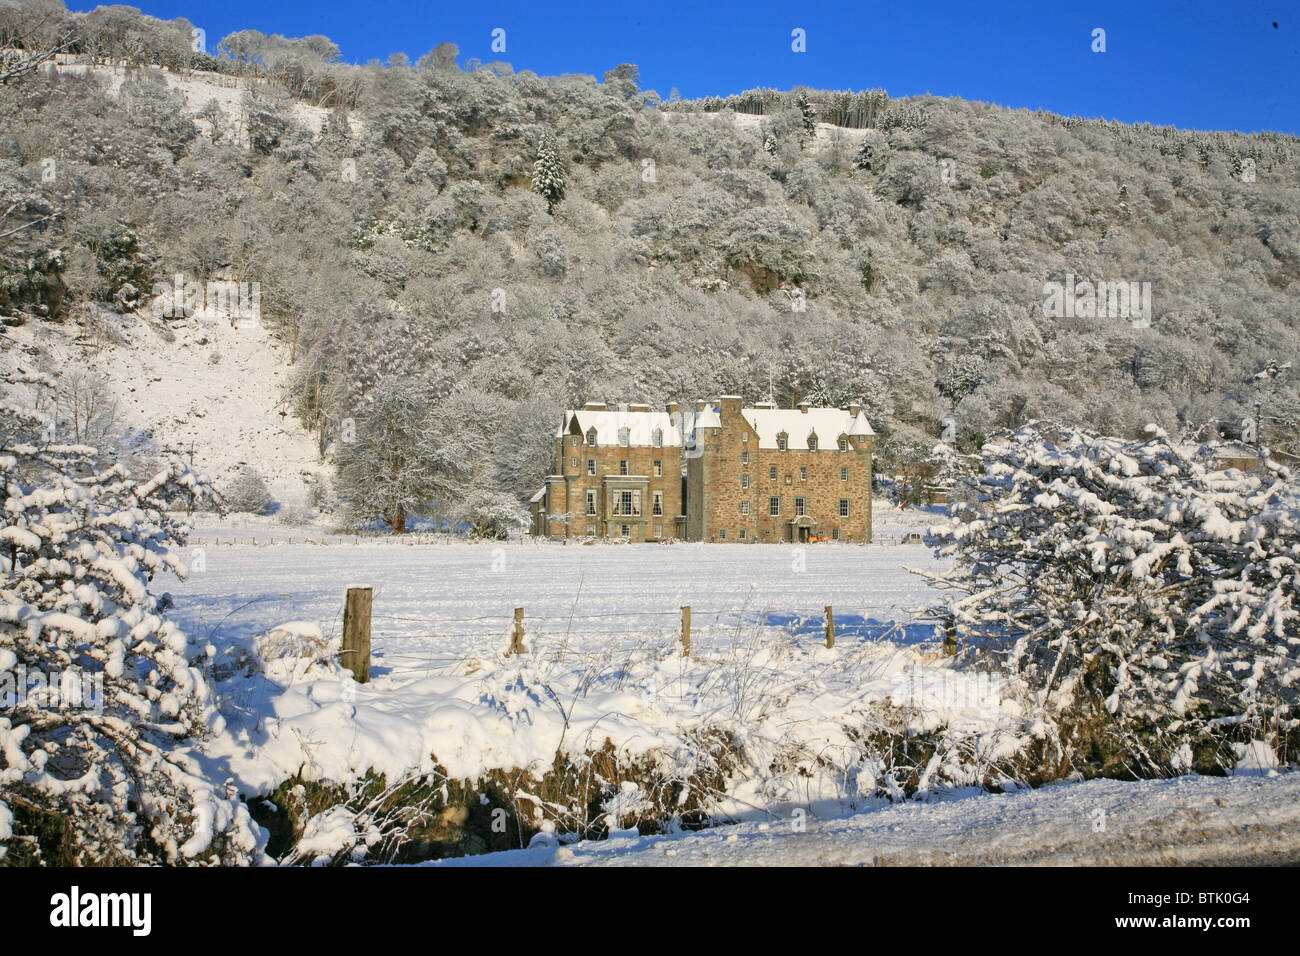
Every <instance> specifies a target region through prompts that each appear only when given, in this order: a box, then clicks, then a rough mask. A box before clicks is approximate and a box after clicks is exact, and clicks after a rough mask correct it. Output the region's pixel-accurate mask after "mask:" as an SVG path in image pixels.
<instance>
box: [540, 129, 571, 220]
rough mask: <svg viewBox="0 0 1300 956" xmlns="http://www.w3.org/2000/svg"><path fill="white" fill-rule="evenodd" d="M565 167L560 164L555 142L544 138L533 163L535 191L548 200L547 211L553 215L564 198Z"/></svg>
mask: <svg viewBox="0 0 1300 956" xmlns="http://www.w3.org/2000/svg"><path fill="white" fill-rule="evenodd" d="M564 185H565V184H564V167H563V166H562V165H561V164H560V157H559V154H558V153H557V152H556V149H555V142H554V141H553V140H552V139H550V138H549V137H548V138H546V139H544V140H542V145H541V147H540V148H539V149H538V150H537V161H536V162H534V163H533V192H535V193H537V195H539V196H541V197H542V198H543V199H545V200H546V211H547V212H549V213H551V214H552V215H553V214H554V213H555V207H556V206H558V205H559V204H560V200H562V199H563V198H564Z"/></svg>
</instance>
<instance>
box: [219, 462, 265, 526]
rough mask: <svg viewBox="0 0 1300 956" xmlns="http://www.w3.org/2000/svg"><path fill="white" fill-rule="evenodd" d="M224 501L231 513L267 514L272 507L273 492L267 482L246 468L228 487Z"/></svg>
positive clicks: (223, 496) (223, 495) (224, 493)
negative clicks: (268, 487)
mask: <svg viewBox="0 0 1300 956" xmlns="http://www.w3.org/2000/svg"><path fill="white" fill-rule="evenodd" d="M221 497H222V499H223V500H224V502H225V505H226V507H227V508H229V509H230V510H231V511H243V512H247V513H248V514H255V515H261V514H266V512H267V510H268V509H269V508H270V507H271V500H272V499H271V492H270V491H269V490H268V489H267V487H266V482H264V481H263V480H262V476H261V475H259V474H258V473H257V472H256V471H254V470H253V469H252V468H245V469H243V470H242V471H240V473H239V474H238V475H236V476H235V478H234V479H233V480H232V481H231V482H230V484H229V485H228V486H227V487H226V489H225V491H224V492H223V493H222V496H221Z"/></svg>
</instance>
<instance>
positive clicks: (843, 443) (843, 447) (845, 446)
mask: <svg viewBox="0 0 1300 956" xmlns="http://www.w3.org/2000/svg"><path fill="white" fill-rule="evenodd" d="M848 450H849V440H848V439H847V438H845V437H844V436H843V435H841V436H840V451H848Z"/></svg>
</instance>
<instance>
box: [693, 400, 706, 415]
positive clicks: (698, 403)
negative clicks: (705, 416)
mask: <svg viewBox="0 0 1300 956" xmlns="http://www.w3.org/2000/svg"><path fill="white" fill-rule="evenodd" d="M705 404H706V403H705V401H704V399H702V398H697V399H696V400H695V410H696V411H697V412H702V411H704V406H705Z"/></svg>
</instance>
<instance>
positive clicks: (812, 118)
mask: <svg viewBox="0 0 1300 956" xmlns="http://www.w3.org/2000/svg"><path fill="white" fill-rule="evenodd" d="M794 107H795V109H797V110H798V111H799V115H800V117H801V119H802V126H801V128H800V135H799V144H800V146H802V145H803V144H804V143H805V142H811V141H812V140H813V139H814V138H815V137H816V136H817V109H816V107H814V106H813V105H812V103H810V102H809V101H808V94H807V93H806V92H804V91H802V90H800V91H799V95H798V96H796V97H795V100H794Z"/></svg>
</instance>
